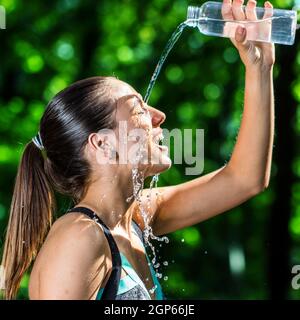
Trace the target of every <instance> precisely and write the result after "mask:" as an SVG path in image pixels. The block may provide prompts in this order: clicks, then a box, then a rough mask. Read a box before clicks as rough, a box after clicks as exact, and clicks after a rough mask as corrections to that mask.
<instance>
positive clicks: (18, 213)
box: [2, 77, 115, 299]
mask: <svg viewBox="0 0 300 320" xmlns="http://www.w3.org/2000/svg"><path fill="white" fill-rule="evenodd" d="M110 79H114V78H111V77H92V78H87V79H84V80H80V81H78V82H75V83H73V84H72V85H70V86H69V87H67V88H66V89H64V90H63V91H61V92H59V93H58V94H57V95H56V96H55V97H54V98H53V99H52V101H50V103H49V104H48V105H47V107H46V110H45V112H44V114H43V117H42V119H41V122H40V136H41V139H42V143H43V146H44V148H45V150H43V152H41V150H39V148H38V147H37V146H36V145H35V144H34V143H33V142H32V141H31V142H29V143H27V145H26V147H25V149H24V152H23V155H22V158H21V161H20V164H19V168H18V173H17V176H16V181H15V187H14V193H13V197H12V203H11V209H10V217H9V222H8V228H7V233H6V239H5V244H4V252H3V258H2V267H3V268H4V270H5V281H4V284H5V289H4V296H5V298H6V299H13V298H15V296H16V294H17V291H18V288H19V285H20V282H21V279H22V276H23V274H24V273H25V271H26V270H27V269H28V268H29V266H30V265H31V263H32V261H33V259H34V258H35V256H36V254H37V252H38V250H39V249H40V247H41V245H42V243H43V241H44V240H45V237H46V235H47V233H48V230H49V227H50V226H51V223H52V216H53V213H54V211H55V207H56V204H55V203H56V201H55V196H54V190H56V191H58V192H59V193H61V194H64V195H67V196H70V197H71V198H72V199H73V201H74V202H75V203H77V202H79V200H80V199H81V198H82V196H83V195H84V193H85V191H86V186H87V183H88V178H89V173H90V167H89V165H88V162H87V161H86V160H85V158H84V156H83V147H84V146H85V144H86V142H87V139H88V136H89V134H91V133H92V132H97V131H99V130H101V129H104V128H108V129H112V128H114V127H115V118H114V116H113V111H114V110H115V100H114V98H113V97H112V96H111V95H110V94H109V92H110V90H109V88H110V86H109V84H110V81H109V80H110Z"/></svg>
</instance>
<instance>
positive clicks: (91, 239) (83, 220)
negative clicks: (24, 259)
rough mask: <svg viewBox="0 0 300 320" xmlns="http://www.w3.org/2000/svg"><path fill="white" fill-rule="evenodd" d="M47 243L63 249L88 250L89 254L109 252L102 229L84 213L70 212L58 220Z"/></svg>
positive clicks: (50, 232)
mask: <svg viewBox="0 0 300 320" xmlns="http://www.w3.org/2000/svg"><path fill="white" fill-rule="evenodd" d="M46 241H49V242H54V243H56V244H55V246H56V247H57V243H58V244H60V245H61V246H62V247H69V246H71V248H72V247H77V248H78V249H79V248H81V249H85V248H88V249H89V250H88V253H89V254H92V253H95V254H96V255H97V256H99V253H100V252H102V253H104V254H105V253H106V252H109V246H108V243H107V240H106V238H105V235H104V233H103V231H102V228H100V227H99V225H97V224H96V223H95V222H94V221H93V220H92V219H90V218H89V217H87V216H86V215H84V214H82V213H77V212H70V213H67V214H64V215H63V216H61V217H60V218H58V219H57V220H56V221H55V222H54V224H53V225H52V227H51V229H50V231H49V234H48V237H47V239H46Z"/></svg>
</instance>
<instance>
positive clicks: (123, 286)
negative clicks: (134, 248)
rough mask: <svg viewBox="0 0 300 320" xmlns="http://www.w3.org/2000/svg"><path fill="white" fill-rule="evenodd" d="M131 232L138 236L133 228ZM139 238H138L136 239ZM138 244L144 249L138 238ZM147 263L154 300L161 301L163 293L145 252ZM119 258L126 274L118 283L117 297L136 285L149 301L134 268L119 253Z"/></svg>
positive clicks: (99, 294)
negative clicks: (153, 286)
mask: <svg viewBox="0 0 300 320" xmlns="http://www.w3.org/2000/svg"><path fill="white" fill-rule="evenodd" d="M132 229H133V232H134V233H135V234H136V235H137V236H138V234H137V232H136V230H135V229H134V228H132ZM138 238H139V237H138ZM139 240H140V242H141V243H142V246H143V248H145V246H144V243H143V242H142V240H141V239H140V238H139ZM144 253H145V255H146V258H147V261H148V263H149V266H150V272H151V276H152V279H153V284H154V285H156V286H157V287H156V289H155V298H156V300H163V299H164V295H163V291H162V287H161V285H160V283H159V281H158V279H157V277H156V275H155V270H154V268H153V266H152V263H151V262H150V260H149V257H148V255H147V253H146V250H145V251H144ZM120 256H121V260H122V266H123V268H124V269H125V271H126V272H127V273H128V274H127V275H126V276H125V277H123V278H121V279H120V282H119V288H118V292H117V295H120V294H122V293H125V292H127V291H129V290H130V289H132V288H133V287H135V286H136V285H137V284H139V285H140V286H141V287H142V288H144V290H145V292H146V293H147V295H148V297H149V299H150V300H151V296H150V294H149V292H148V290H147V288H146V286H145V284H144V283H143V281H142V280H141V279H140V277H139V276H138V274H137V273H136V271H135V270H134V268H133V267H132V265H131V264H130V262H129V261H128V259H127V258H126V256H125V255H124V254H123V253H122V252H120ZM103 290H104V288H100V289H99V291H98V293H97V297H96V300H100V299H101V296H102V293H103Z"/></svg>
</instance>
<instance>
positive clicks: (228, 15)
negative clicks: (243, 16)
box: [222, 0, 233, 20]
mask: <svg viewBox="0 0 300 320" xmlns="http://www.w3.org/2000/svg"><path fill="white" fill-rule="evenodd" d="M222 17H223V19H224V20H233V14H232V7H231V0H223V3H222Z"/></svg>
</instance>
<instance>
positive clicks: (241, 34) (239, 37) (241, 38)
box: [235, 26, 250, 50]
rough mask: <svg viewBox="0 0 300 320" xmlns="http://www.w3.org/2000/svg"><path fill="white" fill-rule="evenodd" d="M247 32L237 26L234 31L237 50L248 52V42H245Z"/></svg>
mask: <svg viewBox="0 0 300 320" xmlns="http://www.w3.org/2000/svg"><path fill="white" fill-rule="evenodd" d="M246 35H247V31H246V28H244V27H242V26H238V27H237V28H236V31H235V40H236V42H237V46H238V49H240V50H248V49H249V47H250V43H249V41H247V40H246Z"/></svg>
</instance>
